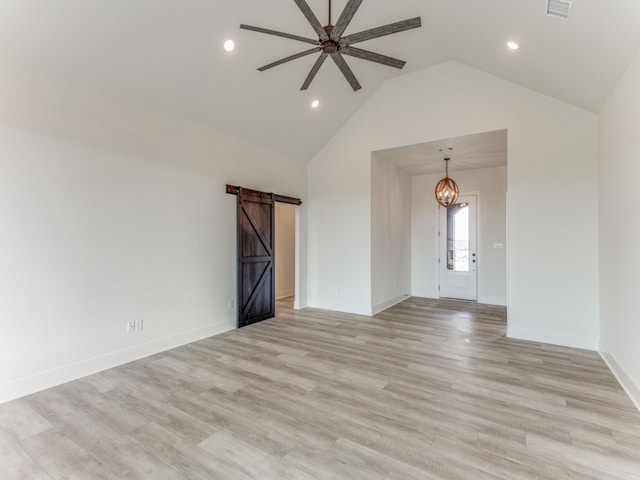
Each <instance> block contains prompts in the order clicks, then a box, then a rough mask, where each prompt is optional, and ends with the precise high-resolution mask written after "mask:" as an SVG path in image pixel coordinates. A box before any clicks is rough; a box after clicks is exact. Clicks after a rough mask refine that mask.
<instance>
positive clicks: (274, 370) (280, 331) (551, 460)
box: [0, 298, 640, 480]
mask: <svg viewBox="0 0 640 480" xmlns="http://www.w3.org/2000/svg"><path fill="white" fill-rule="evenodd" d="M278 307H279V313H278V315H277V317H276V318H275V319H273V320H269V321H266V322H262V323H260V324H256V325H252V326H250V327H246V328H243V329H240V330H236V331H232V332H228V333H226V334H223V335H219V336H216V337H212V338H209V339H206V340H203V341H200V342H196V343H193V344H190V345H187V346H184V347H181V348H177V349H174V350H171V351H167V352H164V353H162V354H158V355H154V356H152V357H149V358H146V359H143V360H140V361H137V362H133V363H129V364H127V365H124V366H121V367H118V368H114V369H111V370H108V371H105V372H102V373H99V374H96V375H93V376H90V377H87V378H84V379H81V380H77V381H75V382H71V383H68V384H66V385H62V386H60V387H57V388H53V389H50V390H47V391H44V392H40V393H37V394H35V395H31V396H29V397H25V398H23V399H20V400H16V401H13V402H10V403H6V404H4V405H0V479H1V480H27V479H38V480H39V479H43V480H44V479H46V480H56V479H79V480H88V479H109V480H138V479H145V480H147V479H154V480H173V479H175V480H186V479H190V480H191V479H192V480H205V479H206V480H211V479H224V480H232V479H233V480H235V479H238V480H247V479H260V480H270V479H273V480H284V479H291V480H307V479H327V480H329V479H341V480H345V479H347V480H351V479H354V480H355V479H366V480H380V479H403V480H404V479H408V480H412V479H416V480H418V479H419V480H425V479H447V480H449V479H465V480H466V479H473V480H483V479H509V480H515V479H527V480H530V479H554V480H555V479H580V480H589V479H597V480H604V479H636V480H637V479H640V413H639V412H638V411H637V410H636V409H635V408H634V406H633V404H632V403H631V401H630V400H629V399H628V398H627V396H626V395H625V393H624V392H623V390H622V389H621V388H620V386H619V385H618V383H617V382H616V380H615V378H614V377H613V375H612V374H611V373H610V372H609V370H608V369H607V367H606V366H605V364H604V363H603V361H602V360H601V358H600V357H599V355H598V354H597V353H594V352H588V351H582V350H574V349H569V348H561V347H554V346H549V345H541V344H537V343H531V342H523V341H516V340H511V339H507V338H505V337H504V333H505V326H506V325H505V315H506V313H505V309H504V308H500V307H489V306H481V305H477V304H474V303H467V302H455V301H442V300H438V301H436V300H427V299H420V298H411V299H408V300H406V301H405V302H403V303H401V304H399V305H396V306H395V307H392V308H391V309H389V310H387V311H385V312H383V313H381V314H379V315H377V316H375V317H373V318H369V317H362V316H357V315H347V314H340V313H335V312H327V311H321V310H313V309H306V310H303V311H293V310H292V309H291V308H289V307H288V306H287V305H286V303H283V302H280V303H279V305H278Z"/></svg>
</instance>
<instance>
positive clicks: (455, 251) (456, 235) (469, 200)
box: [439, 195, 478, 300]
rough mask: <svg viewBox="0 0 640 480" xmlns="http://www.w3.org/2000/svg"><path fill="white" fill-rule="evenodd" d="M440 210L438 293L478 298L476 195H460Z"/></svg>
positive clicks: (443, 296)
mask: <svg viewBox="0 0 640 480" xmlns="http://www.w3.org/2000/svg"><path fill="white" fill-rule="evenodd" d="M439 212H440V231H439V237H440V247H439V254H440V255H439V264H440V297H441V298H455V299H460V300H477V299H478V288H477V283H478V281H477V279H478V272H477V270H478V268H477V267H478V256H477V250H476V196H475V195H461V196H460V197H459V198H458V200H457V203H455V204H454V205H451V206H450V207H449V208H444V207H439Z"/></svg>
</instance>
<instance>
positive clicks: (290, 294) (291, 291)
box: [276, 288, 296, 300]
mask: <svg viewBox="0 0 640 480" xmlns="http://www.w3.org/2000/svg"><path fill="white" fill-rule="evenodd" d="M295 293H296V291H295V289H293V288H289V289H288V290H279V291H277V292H276V300H279V299H281V298H286V297H293V296H294V295H295Z"/></svg>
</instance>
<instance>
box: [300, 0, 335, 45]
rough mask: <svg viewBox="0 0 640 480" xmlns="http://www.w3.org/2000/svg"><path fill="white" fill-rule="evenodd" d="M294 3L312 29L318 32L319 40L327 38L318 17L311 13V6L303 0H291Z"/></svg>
mask: <svg viewBox="0 0 640 480" xmlns="http://www.w3.org/2000/svg"><path fill="white" fill-rule="evenodd" d="M293 1H294V2H295V4H296V5H297V6H298V8H299V9H300V11H301V12H302V14H303V15H304V16H305V17H306V19H307V21H308V22H309V23H310V24H311V26H312V27H313V29H314V30H315V31H316V33H317V34H318V37H319V38H320V40H329V35H327V32H325V31H324V27H323V26H322V24H321V23H320V21H319V20H318V17H316V15H315V14H314V13H313V10H311V7H310V6H309V4H308V3H307V2H306V1H305V0H293Z"/></svg>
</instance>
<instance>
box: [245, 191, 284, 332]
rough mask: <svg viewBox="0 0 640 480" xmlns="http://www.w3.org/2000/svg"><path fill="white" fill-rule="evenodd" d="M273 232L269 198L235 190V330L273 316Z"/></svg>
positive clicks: (271, 203) (262, 193) (270, 195)
mask: <svg viewBox="0 0 640 480" xmlns="http://www.w3.org/2000/svg"><path fill="white" fill-rule="evenodd" d="M273 231H274V205H273V195H272V194H270V193H264V192H258V191H255V190H248V189H245V188H241V189H239V192H238V327H244V326H246V325H250V324H252V323H255V322H259V321H261V320H266V319H267V318H271V317H273V316H275V276H274V261H273V260H274V258H273V250H274V242H273V239H274V234H273Z"/></svg>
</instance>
